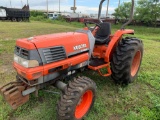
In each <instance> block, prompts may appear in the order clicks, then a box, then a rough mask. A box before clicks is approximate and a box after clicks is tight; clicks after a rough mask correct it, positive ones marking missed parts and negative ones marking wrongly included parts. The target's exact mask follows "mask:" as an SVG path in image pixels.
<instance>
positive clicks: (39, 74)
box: [0, 0, 143, 120]
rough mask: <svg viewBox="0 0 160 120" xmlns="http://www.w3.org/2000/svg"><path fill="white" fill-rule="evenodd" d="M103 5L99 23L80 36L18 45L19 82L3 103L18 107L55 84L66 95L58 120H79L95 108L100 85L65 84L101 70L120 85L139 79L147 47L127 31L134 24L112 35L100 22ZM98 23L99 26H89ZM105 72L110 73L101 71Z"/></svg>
mask: <svg viewBox="0 0 160 120" xmlns="http://www.w3.org/2000/svg"><path fill="white" fill-rule="evenodd" d="M104 1H105V0H101V2H100V5H99V17H98V18H99V23H93V22H86V23H85V25H86V27H85V28H84V29H82V30H77V31H75V32H68V33H59V34H50V35H43V36H37V37H31V38H25V39H20V40H17V41H16V46H15V51H14V62H13V67H14V68H15V70H16V72H17V76H16V82H11V83H9V84H7V85H5V86H3V87H1V88H0V92H1V94H2V95H3V97H4V99H5V100H6V101H7V102H8V103H9V104H10V106H11V107H12V108H13V109H16V108H18V107H19V106H21V105H23V104H24V103H26V102H27V101H28V100H29V95H30V94H31V93H35V94H36V95H38V90H40V89H43V88H44V87H46V86H49V85H54V86H55V87H57V88H58V89H60V90H61V91H62V95H61V97H60V99H59V101H58V104H57V119H58V120H80V119H82V118H83V117H84V116H85V115H86V114H87V113H88V112H89V110H90V108H91V106H92V105H93V103H94V100H95V94H96V84H95V82H94V81H92V80H91V79H90V78H87V77H84V76H82V77H77V78H74V80H72V81H69V82H68V84H66V83H64V82H63V80H64V79H66V78H68V77H69V76H72V75H73V74H76V73H78V72H80V71H85V70H88V69H91V70H94V71H98V73H99V74H100V75H101V76H105V77H107V76H111V77H112V78H113V80H114V81H115V82H116V83H120V84H128V83H131V82H133V81H134V79H135V78H136V76H137V73H138V71H139V68H140V64H141V60H142V56H143V44H142V41H141V40H138V39H137V38H135V37H125V38H123V35H124V34H134V30H128V29H124V27H125V26H126V25H127V24H129V23H130V22H131V21H132V17H133V9H134V0H132V9H131V17H130V20H129V21H128V22H127V23H125V24H124V25H123V26H122V28H121V29H120V30H118V31H116V32H115V34H114V35H111V25H110V23H103V22H102V21H101V20H100V15H101V9H102V4H103V2H104ZM90 23H93V24H95V27H94V28H93V27H89V26H88V24H90ZM102 69H106V73H104V72H102Z"/></svg>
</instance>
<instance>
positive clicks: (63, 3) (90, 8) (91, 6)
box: [0, 0, 131, 14]
mask: <svg viewBox="0 0 160 120" xmlns="http://www.w3.org/2000/svg"><path fill="white" fill-rule="evenodd" d="M10 1H11V5H10ZM46 1H47V0H28V2H29V5H30V9H32V10H33V9H34V10H46V9H47V7H46V5H47V4H46ZM59 1H60V11H61V12H72V11H71V7H73V3H74V0H48V4H49V10H51V11H59ZM118 1H119V0H110V3H109V13H110V14H111V13H113V12H114V9H115V8H117V7H118ZM128 1H131V0H121V3H122V2H128ZM99 3H100V0H76V7H77V10H76V12H77V13H84V14H91V13H92V14H95V13H98V7H99ZM25 4H27V0H0V6H4V7H13V8H22V5H25ZM106 10H107V0H106V1H105V2H104V4H103V9H102V13H103V14H105V13H106Z"/></svg>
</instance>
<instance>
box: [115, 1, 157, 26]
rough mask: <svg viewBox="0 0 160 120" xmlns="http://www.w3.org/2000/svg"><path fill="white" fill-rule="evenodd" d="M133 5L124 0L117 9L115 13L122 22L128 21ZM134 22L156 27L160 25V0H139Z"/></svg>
mask: <svg viewBox="0 0 160 120" xmlns="http://www.w3.org/2000/svg"><path fill="white" fill-rule="evenodd" d="M131 6H132V4H131V2H124V3H123V4H121V5H120V6H119V7H118V8H116V9H115V12H114V13H113V15H114V16H115V18H116V19H117V20H119V21H120V22H124V21H127V20H128V19H129V18H130V8H131ZM133 22H136V23H142V24H145V25H147V26H155V27H156V26H157V25H160V0H138V1H137V3H136V5H135V10H134V19H133ZM133 22H132V23H133Z"/></svg>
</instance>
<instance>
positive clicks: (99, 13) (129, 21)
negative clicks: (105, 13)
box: [98, 0, 134, 29]
mask: <svg viewBox="0 0 160 120" xmlns="http://www.w3.org/2000/svg"><path fill="white" fill-rule="evenodd" d="M104 1H105V0H101V2H100V4H99V12H98V20H99V22H100V23H102V20H101V19H100V17H101V11H102V4H103V2H104ZM131 1H132V7H131V12H130V19H129V20H128V22H126V23H125V24H123V25H122V27H121V29H124V28H125V26H126V25H128V24H129V23H131V22H132V20H133V15H134V0H131Z"/></svg>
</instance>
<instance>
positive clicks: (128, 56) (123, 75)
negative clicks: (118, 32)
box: [111, 37, 143, 84]
mask: <svg viewBox="0 0 160 120" xmlns="http://www.w3.org/2000/svg"><path fill="white" fill-rule="evenodd" d="M142 56H143V44H142V41H140V40H138V39H137V38H129V37H126V38H125V39H122V40H121V41H120V42H119V44H118V45H117V47H116V50H115V52H114V53H113V57H112V60H111V70H112V75H111V77H112V78H113V80H114V81H115V82H116V83H120V84H128V83H131V82H133V81H134V79H135V78H136V76H137V74H138V71H139V68H140V65H141V61H142Z"/></svg>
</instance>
